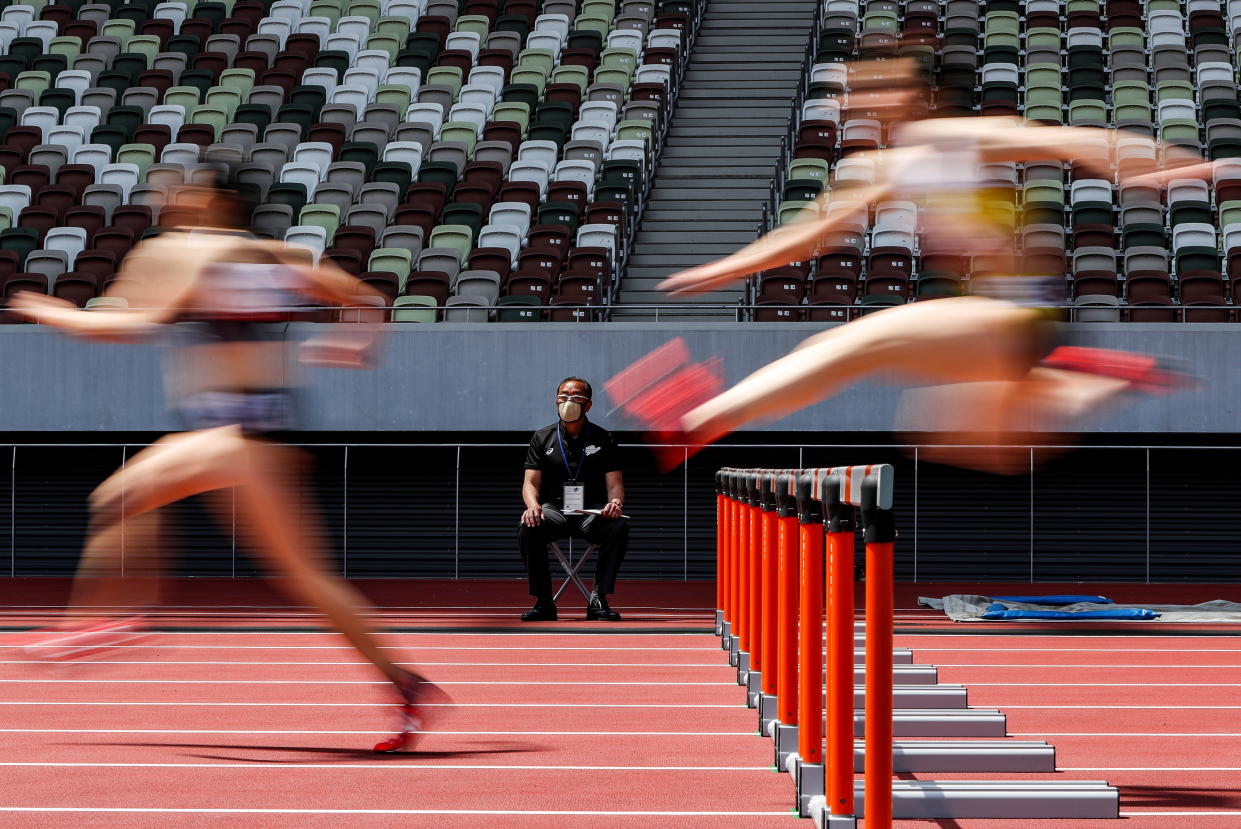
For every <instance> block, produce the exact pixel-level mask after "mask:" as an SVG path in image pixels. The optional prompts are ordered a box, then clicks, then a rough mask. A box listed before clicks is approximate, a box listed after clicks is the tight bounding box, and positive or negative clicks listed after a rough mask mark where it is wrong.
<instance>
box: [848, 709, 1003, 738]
mask: <svg viewBox="0 0 1241 829" xmlns="http://www.w3.org/2000/svg"><path fill="white" fill-rule="evenodd" d="M892 733H893V736H896V737H1007V736H1008V727H1007V719H1006V718H1005V716H1004V714H1003V713H1002V712H1000V711H997V710H996V709H994V708H938V709H929V710H928V709H923V710H916V709H909V708H907V709H903V710H898V711H895V712H894V713H893V715H892ZM853 734H854V736H855V737H861V736H864V735H865V713H864V712H863V711H854V712H853Z"/></svg>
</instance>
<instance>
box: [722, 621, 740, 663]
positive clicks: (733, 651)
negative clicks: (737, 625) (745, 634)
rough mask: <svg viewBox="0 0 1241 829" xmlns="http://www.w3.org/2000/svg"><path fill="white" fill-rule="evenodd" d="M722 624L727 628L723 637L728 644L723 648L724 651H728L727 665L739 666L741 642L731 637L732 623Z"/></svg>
mask: <svg viewBox="0 0 1241 829" xmlns="http://www.w3.org/2000/svg"><path fill="white" fill-rule="evenodd" d="M724 624H725V625H727V626H728V630H727V631H726V632H725V633H724V637H725V638H726V639H727V640H728V643H727V644H726V645H725V646H724V650H726V651H728V664H729V665H733V666H737V665H740V664H741V663H740V661H739V660H740V658H741V640H740V639H738V638H737V637H736V636H733V623H732V622H725V623H724Z"/></svg>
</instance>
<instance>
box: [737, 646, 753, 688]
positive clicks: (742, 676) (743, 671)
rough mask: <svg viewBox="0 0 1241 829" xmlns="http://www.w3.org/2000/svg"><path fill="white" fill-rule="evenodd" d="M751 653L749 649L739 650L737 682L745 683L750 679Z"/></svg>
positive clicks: (739, 683)
mask: <svg viewBox="0 0 1241 829" xmlns="http://www.w3.org/2000/svg"><path fill="white" fill-rule="evenodd" d="M749 676H750V654H749V652H748V651H737V684H738V685H745V684H747V683H748V682H749V681H750V680H749V678H748V677H749Z"/></svg>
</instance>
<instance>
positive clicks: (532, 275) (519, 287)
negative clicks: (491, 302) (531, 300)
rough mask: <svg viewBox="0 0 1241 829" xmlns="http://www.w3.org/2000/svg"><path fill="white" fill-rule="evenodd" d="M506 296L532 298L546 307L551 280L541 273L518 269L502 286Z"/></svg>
mask: <svg viewBox="0 0 1241 829" xmlns="http://www.w3.org/2000/svg"><path fill="white" fill-rule="evenodd" d="M504 293H505V295H506V296H532V297H537V298H538V299H539V300H541V301H542V304H544V305H547V304H548V303H549V301H550V299H551V295H552V278H551V276H550V275H548V274H546V273H543V272H541V271H531V270H523V269H520V268H519V269H518V270H515V271H513V272H512V273H511V274H509V277H508V280H507V281H506V282H505V284H504Z"/></svg>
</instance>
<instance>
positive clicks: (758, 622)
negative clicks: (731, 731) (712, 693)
mask: <svg viewBox="0 0 1241 829" xmlns="http://www.w3.org/2000/svg"><path fill="white" fill-rule="evenodd" d="M761 478H762V474H761V473H760V472H758V471H757V470H754V471H751V472H750V473H748V474H747V475H746V485H747V486H746V491H747V494H748V496H749V499H750V523H749V525H748V528H749V536H748V537H747V540H746V549H747V560H748V561H749V564H750V573H749V588H750V606H749V611H750V621H749V632H750V672H749V675H748V676H747V677H746V679H747V682H746V689H747V692H748V693H747V694H746V699H747V701H748V703H749V705H750V707H751V708H757V707H758V686H759V680H760V679H761V678H762V674H763V656H764V653H763V514H762V499H761V496H760V494H759V481H760V479H761Z"/></svg>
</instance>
